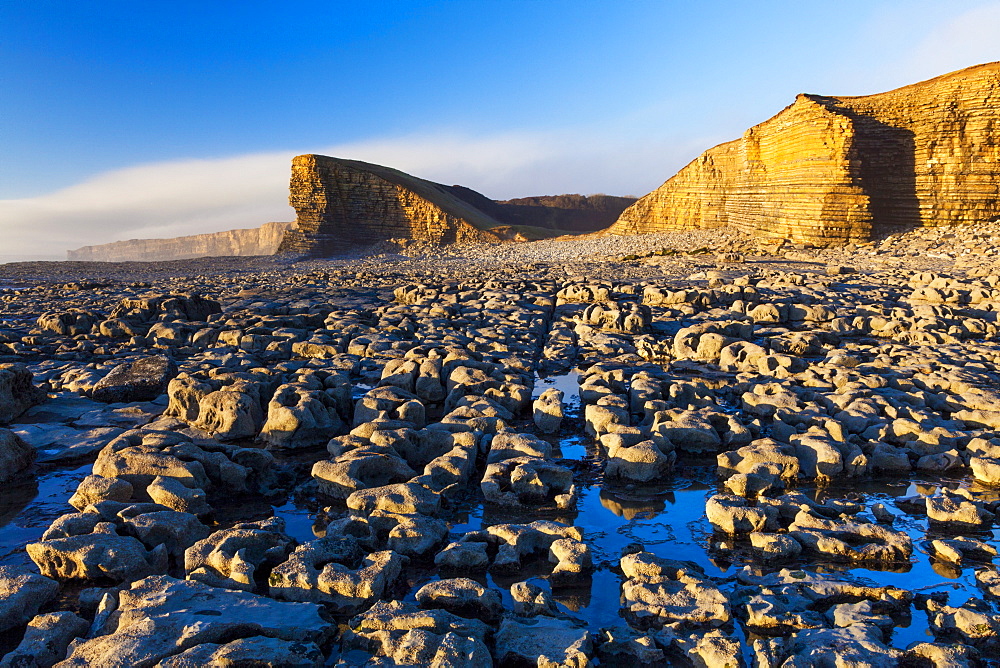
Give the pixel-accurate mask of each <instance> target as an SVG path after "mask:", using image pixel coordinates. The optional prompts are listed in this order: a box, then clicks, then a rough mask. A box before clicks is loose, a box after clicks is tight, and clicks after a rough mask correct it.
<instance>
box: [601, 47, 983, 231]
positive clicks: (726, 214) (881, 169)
mask: <svg viewBox="0 0 1000 668" xmlns="http://www.w3.org/2000/svg"><path fill="white" fill-rule="evenodd" d="M998 110H1000V63H989V64H985V65H978V66H976V67H970V68H967V69H964V70H959V71H957V72H953V73H951V74H946V75H944V76H940V77H937V78H935V79H931V80H929V81H924V82H921V83H917V84H913V85H910V86H905V87H903V88H898V89H896V90H893V91H889V92H887V93H880V94H876V95H867V96H860V97H824V96H819V95H806V94H803V95H799V96H798V97H797V98H796V99H795V102H794V103H792V104H791V105H790V106H788V107H786V108H785V109H783V110H782V111H781V112H780V113H778V114H777V115H776V116H774V117H773V118H771V119H769V120H767V121H764V122H763V123H761V124H760V125H756V126H754V127H752V128H750V129H749V130H747V131H746V132H745V133H744V134H743V136H742V137H741V138H740V139H737V140H735V141H731V142H727V143H725V144H720V145H719V146H716V147H714V148H711V149H709V150H708V151H706V152H705V153H703V154H702V155H700V156H699V157H698V158H696V159H695V160H694V161H693V162H691V163H690V164H689V165H687V166H686V167H684V168H683V169H682V170H681V171H680V172H678V173H677V174H676V175H675V176H674V177H673V178H671V179H670V180H668V181H667V182H666V183H664V184H663V185H662V186H660V187H659V188H658V189H657V190H655V191H653V192H652V193H650V194H648V195H646V196H645V197H643V198H642V199H640V200H639V201H638V202H636V203H635V204H634V205H632V206H631V207H629V208H628V209H626V210H625V211H624V212H623V213H622V215H621V217H620V218H619V219H618V221H617V222H616V223H615V224H614V225H613V226H612V227H611V228H610V230H609V232H610V233H612V234H636V233H645V232H666V231H672V230H679V229H687V228H712V227H721V226H732V227H734V228H737V229H739V230H742V231H744V232H747V233H750V234H754V235H757V236H763V237H773V238H785V239H790V240H792V241H796V242H807V243H818V244H829V243H838V242H845V241H850V240H860V239H867V238H869V237H871V236H872V235H873V234H884V233H888V232H897V231H901V230H904V229H908V228H913V227H920V226H939V225H953V224H959V223H972V222H984V221H992V220H997V219H998V218H1000V133H998V130H997V128H998V127H1000V111H998Z"/></svg>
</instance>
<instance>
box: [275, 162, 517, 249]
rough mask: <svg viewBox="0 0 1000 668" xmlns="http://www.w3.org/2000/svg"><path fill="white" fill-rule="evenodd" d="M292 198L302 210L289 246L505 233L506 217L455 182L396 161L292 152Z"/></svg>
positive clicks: (491, 237)
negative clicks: (467, 196)
mask: <svg viewBox="0 0 1000 668" xmlns="http://www.w3.org/2000/svg"><path fill="white" fill-rule="evenodd" d="M289 191H290V194H289V197H288V203H289V204H291V205H292V207H293V208H294V209H295V212H296V214H297V220H296V225H297V229H295V230H290V231H289V233H288V234H286V235H285V239H284V241H283V242H282V244H281V248H280V250H281V251H292V252H300V253H301V252H305V253H310V254H312V255H329V254H331V253H336V252H338V251H340V250H343V249H344V248H345V247H347V246H350V245H355V244H373V243H377V242H379V241H384V240H386V239H414V240H417V241H424V242H430V243H440V244H448V243H457V242H463V241H499V240H500V237H499V236H497V235H496V234H493V233H491V232H489V228H491V227H498V226H500V225H501V223H500V221H498V220H496V219H494V218H493V217H491V216H490V215H489V214H487V213H485V212H483V211H481V210H480V209H478V208H476V207H474V206H472V205H471V204H469V203H468V202H466V201H465V200H463V199H461V198H459V197H457V196H456V195H455V194H454V193H453V192H451V189H450V188H449V187H448V186H444V185H441V184H439V183H433V182H431V181H425V180H424V179H420V178H417V177H415V176H411V175H409V174H405V173H403V172H400V171H398V170H395V169H391V168H389V167H383V166H381V165H373V164H370V163H367V162H360V161H357V160H344V159H341V158H331V157H327V156H325V155H312V154H310V155H300V156H298V157H296V158H294V159H293V160H292V178H291V182H290V185H289Z"/></svg>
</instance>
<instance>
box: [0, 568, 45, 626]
mask: <svg viewBox="0 0 1000 668" xmlns="http://www.w3.org/2000/svg"><path fill="white" fill-rule="evenodd" d="M58 593H59V583H58V582H56V581H55V580H51V579H49V578H47V577H44V576H42V575H38V574H37V573H24V572H18V571H17V570H15V569H14V568H12V567H10V566H0V633H3V632H6V631H9V630H10V629H14V628H17V627H19V626H21V625H22V624H25V623H27V622H28V620H30V619H31V618H32V617H34V616H35V615H36V614H38V610H39V609H40V608H41V607H42V606H44V605H46V604H47V603H48V602H49V601H51V600H52V599H53V598H55V596H56V594H58Z"/></svg>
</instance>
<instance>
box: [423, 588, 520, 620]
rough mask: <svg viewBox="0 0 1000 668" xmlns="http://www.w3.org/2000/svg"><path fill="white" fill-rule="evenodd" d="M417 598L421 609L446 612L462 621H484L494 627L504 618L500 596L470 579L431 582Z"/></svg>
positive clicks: (498, 593)
mask: <svg viewBox="0 0 1000 668" xmlns="http://www.w3.org/2000/svg"><path fill="white" fill-rule="evenodd" d="M416 597H417V603H419V604H420V607H422V608H425V609H428V610H436V609H441V610H447V611H448V612H451V613H453V614H456V615H458V616H459V617H473V618H476V619H481V620H483V621H484V622H486V623H487V624H494V623H496V622H498V621H499V620H500V617H502V616H503V603H502V602H501V600H500V592H498V591H496V590H494V589H487V588H486V587H484V586H482V585H481V584H479V583H478V582H476V581H475V580H470V579H468V578H454V579H450V580H435V581H433V582H429V583H427V584H426V585H424V586H423V587H421V588H420V589H419V590H417V594H416Z"/></svg>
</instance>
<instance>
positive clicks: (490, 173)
mask: <svg viewBox="0 0 1000 668" xmlns="http://www.w3.org/2000/svg"><path fill="white" fill-rule="evenodd" d="M588 135H589V133H588V132H580V131H578V132H576V133H563V134H559V133H556V134H554V135H553V134H546V135H542V134H532V133H516V134H506V135H496V136H492V137H478V138H477V137H469V136H461V135H424V136H415V137H404V138H398V139H382V140H374V141H367V142H357V143H353V144H343V145H339V146H328V147H321V148H316V149H312V152H315V153H321V154H326V155H335V156H339V157H344V158H351V159H356V160H363V161H366V162H374V163H377V164H382V165H388V166H390V167H394V168H397V169H400V170H403V171H405V172H408V173H411V174H413V175H415V176H419V177H422V178H425V179H430V180H433V181H439V182H442V183H447V184H456V183H457V184H461V185H464V186H468V187H471V188H474V189H476V190H479V191H480V192H483V194H485V195H487V196H489V197H493V198H497V199H505V198H509V197H519V196H528V195H542V194H561V193H566V192H583V193H593V192H606V193H609V194H644V193H645V192H647V191H649V190H651V189H652V188H654V187H656V186H658V185H659V184H660V183H662V182H663V181H664V180H665V179H666V178H667V177H669V176H670V175H671V174H672V173H673V172H674V171H676V169H677V168H679V167H680V166H682V164H683V163H684V162H686V161H687V160H689V159H691V158H693V157H694V156H695V155H696V154H697V153H699V152H700V151H701V150H703V149H705V148H707V147H708V146H709V145H711V143H713V142H712V141H711V140H697V139H695V140H687V141H684V142H678V143H677V144H676V145H673V146H671V145H668V144H669V142H667V141H666V140H661V141H640V140H637V139H634V138H630V139H627V140H616V139H614V138H604V139H602V140H594V139H592V138H590V137H589V136H588ZM304 152H307V151H294V150H290V151H286V152H270V153H258V154H250V155H241V156H234V157H227V158H219V159H212V160H182V161H172V162H163V163H154V164H147V165H140V166H136V167H130V168H127V169H120V170H115V171H111V172H107V173H104V174H99V175H97V176H95V177H92V178H90V179H87V180H86V181H83V182H81V183H79V184H76V185H73V186H70V187H68V188H64V189H61V190H58V191H55V192H52V193H48V194H45V195H41V196H38V197H32V198H26V199H8V200H0V235H2V238H3V239H4V242H3V245H2V246H0V254H2V255H3V256H9V255H36V256H37V255H48V256H55V257H62V256H63V255H62V254H63V253H64V251H66V250H68V249H73V248H78V247H80V246H84V245H91V244H101V243H107V242H110V241H118V240H123V239H141V238H158V237H172V236H182V235H188V234H200V233H205V232H216V231H221V230H227V229H235V228H241V227H255V226H257V225H260V224H262V223H265V222H268V221H274V220H292V219H294V216H295V214H294V211H293V210H292V209H291V208H290V207H289V206H288V204H287V197H288V175H289V164H290V160H291V158H292V157H293V156H294V155H296V154H297V153H304Z"/></svg>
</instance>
